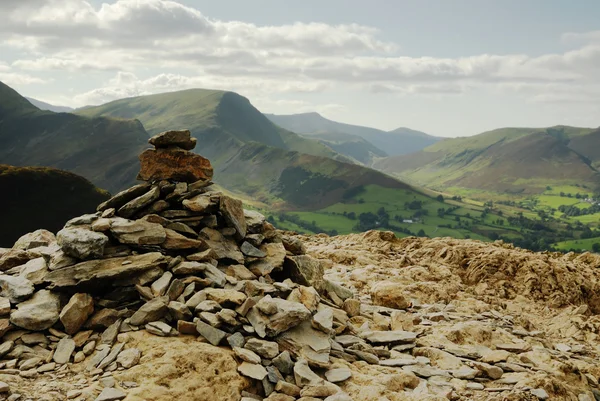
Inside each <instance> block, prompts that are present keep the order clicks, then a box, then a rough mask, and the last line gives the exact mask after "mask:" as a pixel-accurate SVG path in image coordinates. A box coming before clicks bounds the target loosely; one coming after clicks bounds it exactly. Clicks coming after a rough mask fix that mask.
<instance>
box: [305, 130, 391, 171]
mask: <svg viewBox="0 0 600 401" xmlns="http://www.w3.org/2000/svg"><path fill="white" fill-rule="evenodd" d="M302 135H306V137H307V138H311V139H316V140H318V141H320V142H321V143H323V144H325V145H327V146H329V147H330V148H331V149H333V150H335V151H336V152H338V153H340V154H343V155H346V156H348V157H351V158H353V159H355V160H357V161H359V162H360V163H362V164H365V165H370V164H371V163H372V162H373V160H374V159H375V158H381V157H386V156H387V153H385V152H384V151H383V150H381V149H379V148H377V147H376V146H375V145H373V144H372V143H370V142H368V141H366V140H365V139H363V138H362V137H360V136H358V135H352V134H344V133H341V132H324V133H314V134H302Z"/></svg>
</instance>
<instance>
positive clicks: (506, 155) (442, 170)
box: [374, 126, 600, 194]
mask: <svg viewBox="0 0 600 401" xmlns="http://www.w3.org/2000/svg"><path fill="white" fill-rule="evenodd" d="M599 149H600V130H598V129H596V130H594V129H592V128H577V127H568V126H555V127H549V128H501V129H497V130H493V131H488V132H484V133H482V134H479V135H475V136H472V137H466V138H453V139H447V140H444V141H441V142H438V143H436V144H433V145H431V146H429V147H427V148H425V149H423V150H422V151H419V152H416V153H413V154H409V155H400V156H394V157H389V158H385V159H381V160H378V161H377V162H376V163H375V165H374V167H375V168H377V169H379V170H381V171H384V172H386V173H388V174H392V175H395V176H397V177H399V178H401V179H405V180H409V181H410V182H413V183H416V184H418V185H425V186H430V187H434V188H448V187H463V188H472V189H482V190H491V191H497V192H509V193H525V194H527V193H540V192H543V191H544V190H545V188H546V187H547V186H549V185H563V184H564V185H567V184H570V185H574V184H587V185H590V186H592V187H600V173H599V172H598V171H597V170H596V168H597V167H598V166H600V150H599Z"/></svg>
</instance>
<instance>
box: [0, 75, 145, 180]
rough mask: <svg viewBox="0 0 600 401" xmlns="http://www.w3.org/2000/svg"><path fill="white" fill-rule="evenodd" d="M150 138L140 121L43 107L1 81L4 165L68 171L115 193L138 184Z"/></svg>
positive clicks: (0, 151) (0, 133)
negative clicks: (139, 157)
mask: <svg viewBox="0 0 600 401" xmlns="http://www.w3.org/2000/svg"><path fill="white" fill-rule="evenodd" d="M147 140H148V134H147V133H146V131H145V130H144V127H143V126H142V124H141V123H140V122H139V121H134V120H116V119H112V118H106V117H102V118H88V117H82V116H77V115H74V114H69V113H53V112H50V111H42V110H39V109H38V108H37V107H35V106H33V105H32V104H31V103H30V102H29V101H27V100H26V99H25V98H24V97H22V96H20V95H19V94H18V93H17V92H15V91H14V90H13V89H11V88H9V87H8V86H6V85H4V84H2V83H1V82H0V163H5V164H10V165H14V166H47V167H55V168H59V169H63V170H68V171H71V172H74V173H76V174H79V175H81V176H83V177H85V178H87V179H89V180H90V181H92V182H93V183H94V184H95V185H96V186H98V187H100V188H105V189H107V190H109V191H111V192H114V191H117V190H119V189H123V188H125V187H127V186H129V185H131V184H132V183H134V182H135V177H136V175H137V172H138V171H139V161H138V158H137V157H138V154H139V153H140V152H141V150H142V149H144V148H145V147H146V146H147Z"/></svg>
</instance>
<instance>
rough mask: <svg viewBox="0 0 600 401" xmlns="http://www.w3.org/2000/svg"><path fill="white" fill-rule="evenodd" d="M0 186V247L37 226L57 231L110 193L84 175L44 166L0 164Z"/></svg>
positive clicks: (11, 242)
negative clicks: (0, 193)
mask: <svg viewBox="0 0 600 401" xmlns="http://www.w3.org/2000/svg"><path fill="white" fill-rule="evenodd" d="M0 188H2V196H0V220H1V221H2V227H3V229H2V230H0V247H11V246H12V245H13V244H14V242H15V241H16V240H17V239H18V238H19V237H20V236H21V235H23V234H25V233H27V232H30V231H34V230H37V229H38V228H44V229H46V230H49V231H52V232H56V231H58V230H60V229H61V228H62V227H63V225H64V224H65V221H67V220H69V219H71V218H73V217H75V216H79V215H81V214H84V213H91V212H94V211H95V209H96V205H97V204H98V203H101V202H103V201H105V200H106V199H108V198H109V196H110V195H109V193H108V192H106V191H104V190H101V189H98V188H96V187H94V186H93V185H92V184H91V183H90V182H89V181H88V180H86V179H85V178H83V177H80V176H78V175H76V174H72V173H69V172H67V171H61V170H57V169H53V168H46V167H13V166H8V165H0Z"/></svg>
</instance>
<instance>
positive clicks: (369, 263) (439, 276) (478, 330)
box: [300, 231, 600, 401]
mask: <svg viewBox="0 0 600 401" xmlns="http://www.w3.org/2000/svg"><path fill="white" fill-rule="evenodd" d="M300 238H301V239H302V240H303V241H304V242H305V244H306V245H307V250H308V254H310V255H312V256H314V257H317V258H320V259H322V260H328V261H329V263H330V269H329V270H328V272H327V273H326V274H327V276H328V278H329V279H331V280H333V281H337V282H341V283H343V284H344V285H345V286H347V287H349V288H352V289H355V290H356V291H357V292H358V293H359V294H360V296H361V300H362V301H363V302H365V303H370V302H371V297H372V295H373V291H374V289H375V288H376V287H377V286H379V285H381V282H384V281H385V282H393V283H396V284H397V285H398V286H399V287H397V288H398V291H400V292H402V293H403V294H404V295H405V296H406V297H409V298H410V299H411V300H412V301H413V307H418V308H417V309H416V311H415V312H413V313H406V314H403V315H399V316H396V317H395V318H394V316H393V315H392V318H391V319H390V318H389V317H386V318H383V319H380V322H382V325H383V326H385V327H388V326H387V325H388V324H389V327H390V328H391V329H392V330H393V329H397V328H398V327H400V328H403V329H405V330H413V331H423V332H424V333H425V335H424V336H422V337H420V338H419V339H418V340H417V348H415V350H417V349H419V351H418V353H419V354H421V355H424V356H427V357H429V358H430V359H431V364H432V366H435V367H437V368H439V369H442V370H443V369H450V368H451V367H452V366H453V364H456V363H460V362H463V363H464V362H465V361H469V360H471V361H476V360H477V358H474V357H473V355H475V356H481V358H479V361H480V362H481V361H486V362H488V363H492V362H493V363H495V365H496V366H500V367H502V368H503V370H504V372H505V373H504V375H503V376H502V378H501V379H499V380H496V381H493V382H491V383H485V382H483V383H482V384H484V385H485V388H486V390H485V391H481V392H480V391H472V390H470V389H469V388H466V387H465V385H464V383H460V382H461V380H457V379H455V378H449V377H445V378H440V377H437V378H436V377H430V378H429V379H428V380H429V382H432V381H433V382H437V384H438V385H439V384H440V383H443V384H444V385H445V386H449V387H448V388H454V389H455V390H456V389H457V388H462V390H459V391H457V392H456V393H454V395H453V396H452V397H449V398H451V399H463V400H467V399H469V400H472V399H476V400H537V399H538V398H537V397H533V396H532V393H531V389H535V388H543V389H544V391H545V392H547V395H548V396H549V398H548V399H552V400H590V401H592V400H594V399H598V397H599V396H600V392H598V385H597V383H598V377H599V375H600V363H599V362H598V361H599V359H598V358H599V351H600V348H599V345H600V341H599V337H598V334H599V333H600V317H598V313H599V312H600V269H598V268H599V267H600V257H599V256H597V255H592V254H589V253H585V254H573V253H569V254H565V255H563V254H559V253H533V252H530V251H526V250H522V249H514V248H513V247H512V246H511V245H507V244H503V243H501V242H499V243H495V244H488V243H482V242H479V241H471V240H455V239H451V238H439V239H426V238H405V239H397V238H395V237H394V236H393V234H392V233H388V232H378V231H370V232H367V233H364V234H353V235H347V236H338V237H327V236H324V235H318V236H300ZM413 354H414V351H413ZM478 354H479V355H478ZM457 357H458V359H456V358H457ZM353 369H354V370H353V373H355V371H356V373H355V374H354V376H353V380H352V381H351V382H348V383H347V384H346V387H345V388H344V389H345V390H346V391H347V392H348V393H349V394H351V395H352V396H353V397H354V399H356V400H391V401H393V400H407V399H428V398H410V397H409V396H408V394H403V393H400V394H398V393H396V392H395V391H394V388H393V386H390V384H389V383H390V381H391V379H390V377H389V375H391V374H393V373H394V372H392V371H391V370H390V369H389V368H384V367H381V366H379V367H376V366H372V365H371V366H368V365H363V366H356V364H355V366H354V367H353ZM358 372H360V373H358ZM461 386H462V387H461ZM457 393H458V394H460V396H458V394H457ZM423 396H424V394H423ZM454 397H458V398H454ZM594 397H596V398H594ZM539 399H544V398H543V397H542V398H539Z"/></svg>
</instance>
